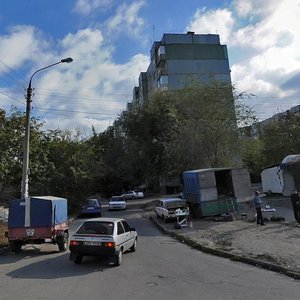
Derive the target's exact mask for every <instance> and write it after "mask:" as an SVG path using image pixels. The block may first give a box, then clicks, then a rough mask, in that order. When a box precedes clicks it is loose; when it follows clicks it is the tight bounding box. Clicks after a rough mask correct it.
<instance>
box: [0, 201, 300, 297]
mask: <svg viewBox="0 0 300 300" xmlns="http://www.w3.org/2000/svg"><path fill="white" fill-rule="evenodd" d="M133 201H134V200H133ZM142 215H143V211H142V210H140V209H136V208H133V209H128V210H126V211H124V212H123V211H114V212H108V211H107V210H105V211H104V214H103V216H105V217H107V216H122V217H125V218H126V219H127V220H128V222H129V224H130V225H131V226H132V227H135V228H136V229H137V231H138V234H139V239H138V249H137V252H135V253H127V254H125V255H124V256H123V263H122V265H121V266H120V267H112V266H108V264H107V261H106V260H101V259H99V258H94V257H87V258H85V257H84V260H83V263H82V264H81V265H75V264H74V263H73V262H71V261H69V259H68V257H69V253H68V252H66V253H59V252H58V251H57V246H55V245H42V246H40V245H37V246H26V247H24V249H23V251H22V253H21V254H17V255H16V254H13V253H10V252H9V253H6V254H4V255H1V256H0V300H6V299H9V300H11V299H20V300H27V299H28V300H29V299H30V300H33V299H34V300H35V299H64V300H67V299H97V300H99V299H143V300H144V299H167V300H168V299H243V300H245V299H264V300H265V299H272V300H274V299H293V300H295V299H299V291H300V282H299V281H295V280H293V279H291V278H289V277H286V276H283V275H280V274H277V273H273V272H270V271H266V270H262V269H259V268H256V267H253V266H249V265H245V264H242V263H238V262H232V261H229V260H228V259H224V258H220V257H215V256H211V255H207V254H204V253H201V252H199V251H197V250H194V249H192V248H190V247H188V246H186V245H184V244H182V243H180V242H178V241H176V240H174V239H172V238H171V237H169V236H165V235H163V234H162V233H161V232H160V231H159V230H158V229H157V228H156V227H155V225H154V224H153V223H152V222H151V221H150V220H149V219H147V218H144V217H143V216H142ZM82 221H83V219H76V220H74V222H73V223H72V226H71V228H72V229H74V228H75V227H77V226H78V225H79V223H80V222H82Z"/></svg>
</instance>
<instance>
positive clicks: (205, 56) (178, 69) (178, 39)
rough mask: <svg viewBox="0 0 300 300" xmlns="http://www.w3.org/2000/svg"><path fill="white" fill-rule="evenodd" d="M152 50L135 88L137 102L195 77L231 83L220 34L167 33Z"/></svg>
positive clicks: (225, 52) (204, 80)
mask: <svg viewBox="0 0 300 300" xmlns="http://www.w3.org/2000/svg"><path fill="white" fill-rule="evenodd" d="M150 54H151V62H150V65H149V67H148V69H147V72H142V73H141V74H140V76H139V85H138V86H137V87H135V88H134V89H133V106H136V105H143V104H145V103H147V102H148V101H149V98H150V95H151V93H153V92H154V91H157V90H158V89H180V88H183V87H184V86H186V85H187V84H188V83H189V82H191V80H194V79H196V80H198V81H201V82H204V83H206V82H209V81H211V80H218V81H226V82H229V83H231V77H230V69H229V61H228V54H227V47H226V45H221V44H220V38H219V35H216V34H195V33H194V32H187V33H186V34H170V33H166V34H164V35H163V37H162V39H161V41H156V42H154V43H153V45H152V48H151V51H150Z"/></svg>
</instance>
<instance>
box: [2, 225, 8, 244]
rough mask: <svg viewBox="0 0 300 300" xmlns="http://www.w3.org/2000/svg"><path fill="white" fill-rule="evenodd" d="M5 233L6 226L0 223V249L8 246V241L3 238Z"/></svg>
mask: <svg viewBox="0 0 300 300" xmlns="http://www.w3.org/2000/svg"><path fill="white" fill-rule="evenodd" d="M6 231H7V224H5V223H0V247H2V246H5V245H8V240H7V238H6V237H5V232H6Z"/></svg>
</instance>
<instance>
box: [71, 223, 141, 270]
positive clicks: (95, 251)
mask: <svg viewBox="0 0 300 300" xmlns="http://www.w3.org/2000/svg"><path fill="white" fill-rule="evenodd" d="M136 248H137V232H136V230H135V228H132V227H130V225H129V224H128V223H127V221H126V220H124V219H119V218H94V219H89V220H86V221H84V222H83V223H82V224H81V225H80V227H79V228H78V229H77V230H76V232H75V234H74V235H73V237H72V239H71V241H70V245H69V249H70V252H71V253H70V260H72V261H73V262H74V263H75V264H80V263H81V262H82V259H83V256H103V257H111V258H112V259H113V261H112V262H113V263H114V265H115V266H119V265H121V263H122V258H123V253H125V252H127V251H132V252H135V251H136Z"/></svg>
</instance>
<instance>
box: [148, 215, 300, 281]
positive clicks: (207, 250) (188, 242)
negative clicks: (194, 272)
mask: <svg viewBox="0 0 300 300" xmlns="http://www.w3.org/2000/svg"><path fill="white" fill-rule="evenodd" d="M149 218H150V219H151V220H152V221H153V222H154V223H155V224H156V226H157V227H158V228H159V229H160V230H161V231H162V232H164V233H166V234H168V235H170V236H171V237H173V238H175V239H177V240H178V241H180V242H181V243H184V244H186V245H188V246H190V247H192V248H194V249H197V250H200V251H202V252H204V253H207V254H212V255H215V256H220V257H225V258H228V259H230V260H232V261H238V262H243V263H246V264H249V265H252V266H255V267H260V268H263V269H266V270H269V271H273V272H277V273H280V274H284V275H286V276H288V277H291V278H293V279H296V280H300V273H298V272H294V271H291V270H289V269H287V268H285V267H283V266H279V265H276V264H272V263H269V262H266V261H262V260H258V259H254V258H250V257H245V256H240V255H236V254H233V253H230V252H227V251H222V250H218V249H215V248H211V247H208V246H203V245H201V244H200V243H199V242H197V241H195V240H193V239H191V238H189V237H187V236H185V235H183V234H178V233H176V232H174V231H172V230H168V229H166V228H165V227H164V226H163V225H162V224H160V222H158V221H157V220H156V219H155V218H153V216H150V217H149Z"/></svg>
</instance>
